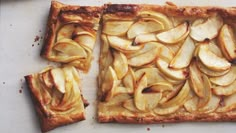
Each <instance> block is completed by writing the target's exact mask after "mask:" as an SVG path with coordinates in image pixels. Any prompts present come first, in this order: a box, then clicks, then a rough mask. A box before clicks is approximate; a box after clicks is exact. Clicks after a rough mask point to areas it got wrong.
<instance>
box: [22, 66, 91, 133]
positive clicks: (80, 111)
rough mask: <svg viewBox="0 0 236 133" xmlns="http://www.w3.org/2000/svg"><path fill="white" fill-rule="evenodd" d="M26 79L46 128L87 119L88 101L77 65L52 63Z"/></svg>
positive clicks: (41, 120) (42, 123) (41, 121)
mask: <svg viewBox="0 0 236 133" xmlns="http://www.w3.org/2000/svg"><path fill="white" fill-rule="evenodd" d="M25 79H26V82H27V85H28V87H29V91H30V94H31V97H32V99H33V101H34V105H35V108H36V112H37V114H38V116H39V119H40V124H41V130H42V132H46V131H49V130H52V129H54V128H56V127H59V126H62V125H66V124H70V123H74V122H77V121H81V120H84V119H85V110H84V108H85V107H86V106H87V105H88V103H87V101H86V100H85V99H84V98H83V95H82V93H81V90H80V77H79V74H78V72H77V70H76V69H75V68H74V67H73V66H66V67H62V68H52V67H48V68H45V69H44V70H42V71H41V72H39V73H37V74H32V75H28V76H25Z"/></svg>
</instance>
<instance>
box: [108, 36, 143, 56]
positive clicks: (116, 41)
mask: <svg viewBox="0 0 236 133" xmlns="http://www.w3.org/2000/svg"><path fill="white" fill-rule="evenodd" d="M107 39H108V42H109V44H110V46H111V47H113V48H114V49H117V50H119V51H121V52H123V53H132V52H135V51H138V50H140V49H142V48H143V46H142V45H136V46H133V45H132V44H133V42H132V41H131V40H127V39H123V38H121V37H118V36H107Z"/></svg>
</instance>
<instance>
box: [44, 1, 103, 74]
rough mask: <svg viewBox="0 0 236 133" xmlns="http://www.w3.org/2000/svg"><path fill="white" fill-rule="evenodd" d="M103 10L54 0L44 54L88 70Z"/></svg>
mask: <svg viewBox="0 0 236 133" xmlns="http://www.w3.org/2000/svg"><path fill="white" fill-rule="evenodd" d="M101 11H102V8H101V7H95V6H94V7H92V6H74V5H73V6H72V5H65V4H62V3H59V2H57V1H52V4H51V9H50V14H49V17H48V23H47V29H46V35H45V42H44V47H43V49H42V51H41V56H42V57H44V58H46V59H48V60H50V61H54V62H59V63H63V64H69V65H73V66H75V67H76V68H78V69H80V70H82V71H84V72H88V70H89V68H90V65H91V60H92V59H93V56H92V53H93V49H94V45H95V41H96V34H97V30H98V26H99V21H100V16H101Z"/></svg>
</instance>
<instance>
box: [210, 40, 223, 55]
mask: <svg viewBox="0 0 236 133" xmlns="http://www.w3.org/2000/svg"><path fill="white" fill-rule="evenodd" d="M208 48H209V50H210V51H211V52H213V53H214V54H216V55H217V56H219V57H223V55H222V52H221V50H220V48H219V47H218V46H217V44H216V42H215V41H210V42H209V44H208Z"/></svg>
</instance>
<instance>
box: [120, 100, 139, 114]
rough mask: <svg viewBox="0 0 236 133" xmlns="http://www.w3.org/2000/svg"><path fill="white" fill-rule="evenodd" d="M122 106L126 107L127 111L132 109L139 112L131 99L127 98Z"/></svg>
mask: <svg viewBox="0 0 236 133" xmlns="http://www.w3.org/2000/svg"><path fill="white" fill-rule="evenodd" d="M123 107H124V108H126V109H127V110H129V111H132V112H140V110H138V109H137V108H136V106H135V104H134V100H133V99H128V100H126V101H124V103H123Z"/></svg>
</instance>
